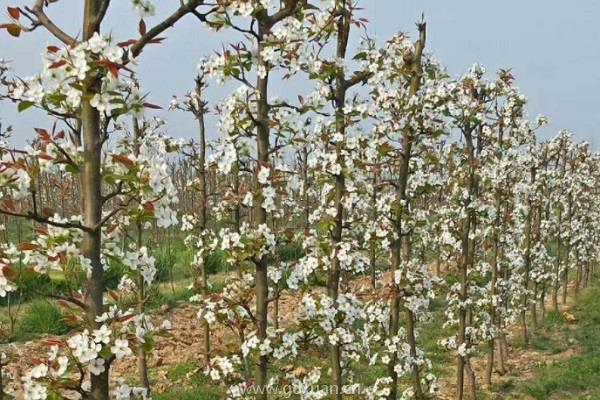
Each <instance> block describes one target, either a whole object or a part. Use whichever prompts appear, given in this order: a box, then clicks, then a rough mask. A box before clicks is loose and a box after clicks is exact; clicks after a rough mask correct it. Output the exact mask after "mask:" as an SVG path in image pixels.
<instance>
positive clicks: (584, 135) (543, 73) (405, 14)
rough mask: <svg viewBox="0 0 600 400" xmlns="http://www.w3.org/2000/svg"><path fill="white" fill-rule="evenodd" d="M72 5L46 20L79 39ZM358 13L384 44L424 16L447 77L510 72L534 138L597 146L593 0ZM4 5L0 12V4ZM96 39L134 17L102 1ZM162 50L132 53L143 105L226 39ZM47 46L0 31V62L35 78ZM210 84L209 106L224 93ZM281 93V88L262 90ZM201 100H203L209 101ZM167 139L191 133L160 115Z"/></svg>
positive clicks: (43, 40) (374, 1)
mask: <svg viewBox="0 0 600 400" xmlns="http://www.w3.org/2000/svg"><path fill="white" fill-rule="evenodd" d="M179 1H180V0H154V3H155V5H156V6H157V14H156V16H155V17H153V18H150V19H149V20H148V25H149V26H150V25H152V23H153V22H156V21H158V20H159V19H160V17H161V16H165V15H167V14H168V13H169V12H170V11H172V10H173V9H175V8H176V7H177V5H178V4H179ZM31 2H32V0H0V4H1V5H2V6H4V5H25V4H29V3H31ZM81 3H83V2H82V1H81V0H60V2H59V3H58V4H54V5H52V6H51V7H50V9H49V11H48V13H49V14H50V15H51V16H52V17H53V18H54V19H55V20H56V21H57V23H58V24H59V25H61V26H62V27H64V29H65V30H66V31H68V32H69V33H71V34H73V35H77V34H78V32H79V23H80V20H81V14H82V11H81ZM360 4H361V6H363V7H364V8H365V10H364V11H363V14H364V16H365V17H367V18H368V19H369V20H370V27H369V31H370V34H371V35H374V36H375V37H377V39H378V40H379V41H384V40H385V39H386V38H388V37H389V36H391V35H393V34H395V33H397V32H398V31H408V32H411V33H414V31H415V22H416V21H418V20H420V18H421V14H425V19H426V21H427V23H428V46H427V48H428V51H429V52H431V53H433V54H434V56H435V57H436V58H437V59H439V60H440V61H441V62H442V64H444V65H445V66H446V67H447V68H448V71H449V72H450V73H451V74H452V75H459V74H461V73H463V72H464V71H466V69H467V68H468V67H469V66H471V65H472V64H473V63H475V62H478V63H480V64H483V65H485V66H486V68H487V69H488V71H489V72H490V73H493V72H494V71H495V70H497V69H499V68H511V69H512V71H513V75H515V77H516V78H517V85H518V86H519V87H520V89H521V90H522V91H523V92H524V93H525V95H526V96H527V98H528V99H529V105H528V112H529V115H530V117H531V119H533V118H534V117H535V116H536V115H537V114H539V113H542V114H545V115H547V116H548V117H549V119H550V125H549V126H548V127H547V128H545V129H544V131H543V132H542V136H544V137H547V136H550V135H552V134H554V133H555V132H557V131H559V130H561V129H568V130H570V131H571V132H573V134H574V135H575V137H576V138H577V139H580V140H588V141H590V142H592V143H593V144H594V147H595V148H596V149H597V148H598V146H599V145H600V136H598V134H597V132H596V131H597V129H598V126H599V125H600V124H599V123H600V112H598V111H599V110H598V109H599V106H600V100H599V96H600V65H599V64H600V44H599V43H598V38H600V24H598V22H597V20H598V17H600V1H597V0H571V1H564V0H502V1H490V0H488V1H482V0H361V1H360ZM3 8H4V7H3ZM2 19H5V17H3V18H2ZM103 30H104V32H108V31H111V32H112V33H113V35H114V36H115V37H116V39H117V40H119V41H121V40H125V39H129V38H132V37H135V31H136V30H137V17H136V14H135V13H134V12H133V11H132V9H131V7H130V1H129V0H112V5H111V9H110V12H109V15H108V19H107V23H106V24H105V25H104V27H103ZM165 36H167V37H168V40H166V41H165V43H164V44H163V45H162V46H154V47H149V48H147V49H146V51H145V52H144V53H143V54H142V56H141V61H140V68H139V76H140V78H141V80H142V86H143V88H144V89H145V90H146V91H148V92H150V100H151V101H152V102H154V103H158V104H161V105H163V106H165V107H166V106H167V105H168V102H169V99H170V98H171V96H172V95H181V94H184V93H185V92H186V91H187V90H188V89H190V88H191V87H192V85H193V77H194V75H195V73H196V65H197V63H198V61H199V59H200V58H201V57H202V56H203V55H208V54H210V53H211V52H212V51H213V49H218V48H219V47H221V44H222V43H227V42H230V41H232V40H234V39H236V38H237V37H238V36H237V35H236V34H228V35H223V34H215V33H212V32H209V31H207V30H206V29H204V28H203V27H202V26H200V24H199V22H198V21H197V20H196V19H195V18H193V17H187V19H185V20H183V21H181V23H180V24H178V25H177V26H176V27H175V28H174V29H171V30H169V31H167V33H166V35H165ZM48 43H55V41H54V40H53V39H52V38H50V37H49V36H48V35H47V34H45V33H44V32H43V31H42V29H41V28H40V29H39V30H38V31H36V32H34V33H31V34H24V35H22V36H21V38H19V39H14V38H12V37H9V36H8V34H6V32H4V31H2V32H0V58H5V59H8V60H11V61H12V62H13V67H14V69H15V70H16V71H17V72H18V73H19V75H21V76H27V75H30V74H33V73H36V72H38V70H39V68H40V52H41V50H42V49H43V48H44V47H45V45H46V44H48ZM215 86H216V85H212V87H211V97H212V98H213V100H217V99H218V98H219V97H220V96H221V95H222V94H223V90H224V89H219V88H217V87H215ZM277 92H280V93H281V95H282V97H283V96H285V88H284V87H282V86H279V87H275V88H273V90H272V93H277ZM209 100H211V98H209ZM159 114H161V116H163V117H164V118H166V119H167V121H168V123H169V133H170V134H171V135H173V136H176V137H193V136H195V135H196V130H195V126H196V125H195V124H194V122H193V120H192V119H191V117H190V116H189V115H185V114H184V113H181V112H179V113H177V112H166V111H163V112H161V113H159ZM0 119H1V120H2V121H3V123H5V124H10V125H13V126H14V127H15V134H14V136H15V141H16V142H17V143H23V142H24V141H25V140H26V139H29V138H31V137H32V129H31V128H32V127H34V126H44V125H47V124H48V123H47V119H45V117H44V116H43V115H42V114H41V113H39V112H37V111H33V112H30V111H29V110H28V111H27V112H26V113H24V114H20V115H19V114H17V112H16V107H15V105H13V104H10V103H4V104H1V103H0Z"/></svg>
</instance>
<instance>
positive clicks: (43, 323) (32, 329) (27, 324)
mask: <svg viewBox="0 0 600 400" xmlns="http://www.w3.org/2000/svg"><path fill="white" fill-rule="evenodd" d="M69 329H70V328H69V325H68V324H67V323H66V322H65V321H64V314H63V312H62V310H61V309H60V308H59V307H58V306H57V305H55V304H54V303H51V302H48V301H44V300H34V301H32V302H31V303H30V304H29V305H27V308H26V309H25V310H24V312H23V315H22V316H21V317H20V318H19V319H18V320H17V323H16V326H15V332H14V338H13V340H16V341H21V340H29V339H32V338H34V337H36V336H39V335H43V334H52V335H63V334H65V333H67V332H68V331H69Z"/></svg>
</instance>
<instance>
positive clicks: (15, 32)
mask: <svg viewBox="0 0 600 400" xmlns="http://www.w3.org/2000/svg"><path fill="white" fill-rule="evenodd" d="M5 28H6V31H7V32H8V33H9V34H10V35H11V36H14V37H19V36H21V27H20V26H19V25H17V24H8V25H5Z"/></svg>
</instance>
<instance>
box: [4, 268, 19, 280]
mask: <svg viewBox="0 0 600 400" xmlns="http://www.w3.org/2000/svg"><path fill="white" fill-rule="evenodd" d="M2 273H3V274H4V276H5V277H6V278H8V279H12V278H14V277H15V276H17V271H15V270H14V269H13V267H11V266H10V265H5V266H4V267H2Z"/></svg>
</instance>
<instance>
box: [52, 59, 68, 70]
mask: <svg viewBox="0 0 600 400" xmlns="http://www.w3.org/2000/svg"><path fill="white" fill-rule="evenodd" d="M66 63H67V60H59V61H56V62H54V63H52V64H50V66H49V67H48V68H49V69H54V68H59V67H62V66H63V65H65V64H66Z"/></svg>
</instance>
